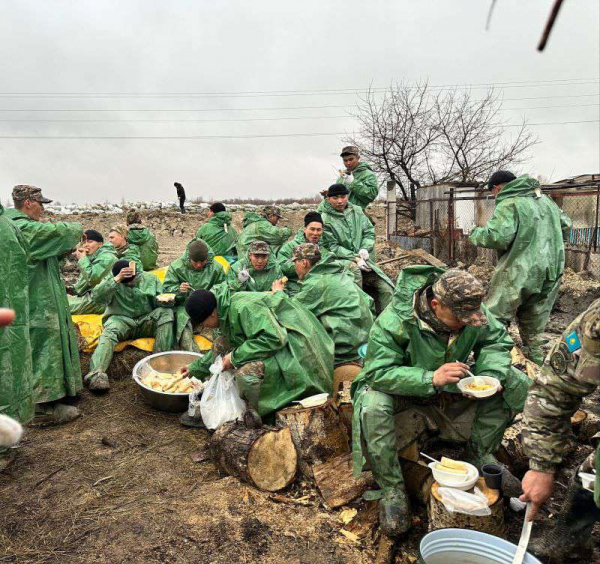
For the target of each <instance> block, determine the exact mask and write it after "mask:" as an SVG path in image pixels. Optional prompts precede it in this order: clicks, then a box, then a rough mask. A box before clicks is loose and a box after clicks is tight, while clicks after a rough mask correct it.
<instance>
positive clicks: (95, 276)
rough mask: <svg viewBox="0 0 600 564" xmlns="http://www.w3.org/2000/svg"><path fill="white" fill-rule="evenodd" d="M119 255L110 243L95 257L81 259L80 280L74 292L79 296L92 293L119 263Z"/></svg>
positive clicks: (97, 252)
mask: <svg viewBox="0 0 600 564" xmlns="http://www.w3.org/2000/svg"><path fill="white" fill-rule="evenodd" d="M117 260H118V259H117V253H116V252H115V248H114V247H113V246H112V245H111V244H110V243H105V244H104V245H102V246H101V247H100V248H99V249H98V250H97V251H96V252H95V253H94V254H93V255H85V256H84V257H81V258H80V259H79V262H78V265H79V272H80V274H79V278H78V279H77V282H75V285H74V286H73V290H75V293H76V294H77V295H78V296H83V295H84V294H86V293H87V292H90V291H91V290H92V288H93V287H94V286H96V285H97V284H99V283H100V282H101V281H102V280H103V279H104V278H105V277H106V276H107V275H108V274H110V270H111V268H112V265H113V264H115V262H117Z"/></svg>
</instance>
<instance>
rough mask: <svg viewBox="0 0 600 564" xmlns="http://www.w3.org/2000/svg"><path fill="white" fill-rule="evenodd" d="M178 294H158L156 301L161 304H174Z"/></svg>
mask: <svg viewBox="0 0 600 564" xmlns="http://www.w3.org/2000/svg"><path fill="white" fill-rule="evenodd" d="M176 297H177V294H158V296H156V301H157V302H158V303H159V304H161V305H173V304H174V303H175V298H176Z"/></svg>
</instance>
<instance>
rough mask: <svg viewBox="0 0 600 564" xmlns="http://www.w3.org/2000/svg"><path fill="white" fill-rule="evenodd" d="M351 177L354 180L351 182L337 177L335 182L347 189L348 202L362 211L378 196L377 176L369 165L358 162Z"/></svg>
mask: <svg viewBox="0 0 600 564" xmlns="http://www.w3.org/2000/svg"><path fill="white" fill-rule="evenodd" d="M352 177H353V178H354V180H353V181H352V182H349V179H346V178H339V177H338V178H337V179H336V182H337V183H338V184H344V185H345V186H346V187H347V188H348V190H349V192H350V196H349V197H348V201H349V202H350V203H351V204H354V205H355V206H359V207H360V208H361V209H363V210H364V209H365V208H367V207H368V206H369V204H370V203H372V202H373V200H375V198H377V195H378V194H379V183H378V182H377V176H376V175H375V173H374V172H373V168H372V165H371V164H370V163H362V162H359V163H358V166H357V167H356V168H355V169H354V170H353V171H352Z"/></svg>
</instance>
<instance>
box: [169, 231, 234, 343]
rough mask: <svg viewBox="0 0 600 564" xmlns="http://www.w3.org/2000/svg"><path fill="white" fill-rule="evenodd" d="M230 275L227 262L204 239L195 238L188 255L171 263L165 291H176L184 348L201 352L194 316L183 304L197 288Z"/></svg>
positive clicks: (177, 336)
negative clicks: (215, 255) (195, 333)
mask: <svg viewBox="0 0 600 564" xmlns="http://www.w3.org/2000/svg"><path fill="white" fill-rule="evenodd" d="M226 278H227V275H226V274H225V270H224V269H223V266H222V265H221V264H220V263H218V262H217V261H216V260H214V255H213V254H212V253H211V252H210V249H209V248H208V245H207V244H206V242H204V241H200V240H194V241H192V242H191V243H190V244H189V245H188V248H187V249H186V251H185V253H184V255H183V256H182V257H181V258H178V259H177V260H175V261H174V262H172V263H171V264H170V266H169V269H168V270H167V274H166V276H165V280H164V282H163V291H164V292H165V293H172V294H176V296H175V342H176V343H178V344H179V348H181V349H182V350H186V351H193V352H200V351H199V349H198V345H196V342H195V341H194V331H193V327H192V324H191V323H190V318H189V316H188V314H187V312H186V311H185V308H184V307H183V303H184V302H185V299H186V298H187V297H188V296H189V295H190V294H191V293H192V292H193V291H194V290H210V289H211V288H212V287H213V286H215V285H216V284H220V283H221V282H224V281H225V280H226Z"/></svg>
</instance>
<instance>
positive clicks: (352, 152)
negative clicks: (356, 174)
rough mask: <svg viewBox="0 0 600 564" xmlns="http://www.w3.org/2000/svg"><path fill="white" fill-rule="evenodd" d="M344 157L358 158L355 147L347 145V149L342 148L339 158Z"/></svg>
mask: <svg viewBox="0 0 600 564" xmlns="http://www.w3.org/2000/svg"><path fill="white" fill-rule="evenodd" d="M346 155H356V156H357V157H358V155H359V152H358V147H355V146H354V145H348V146H347V147H344V148H343V149H342V152H341V153H340V157H345V156H346Z"/></svg>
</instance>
